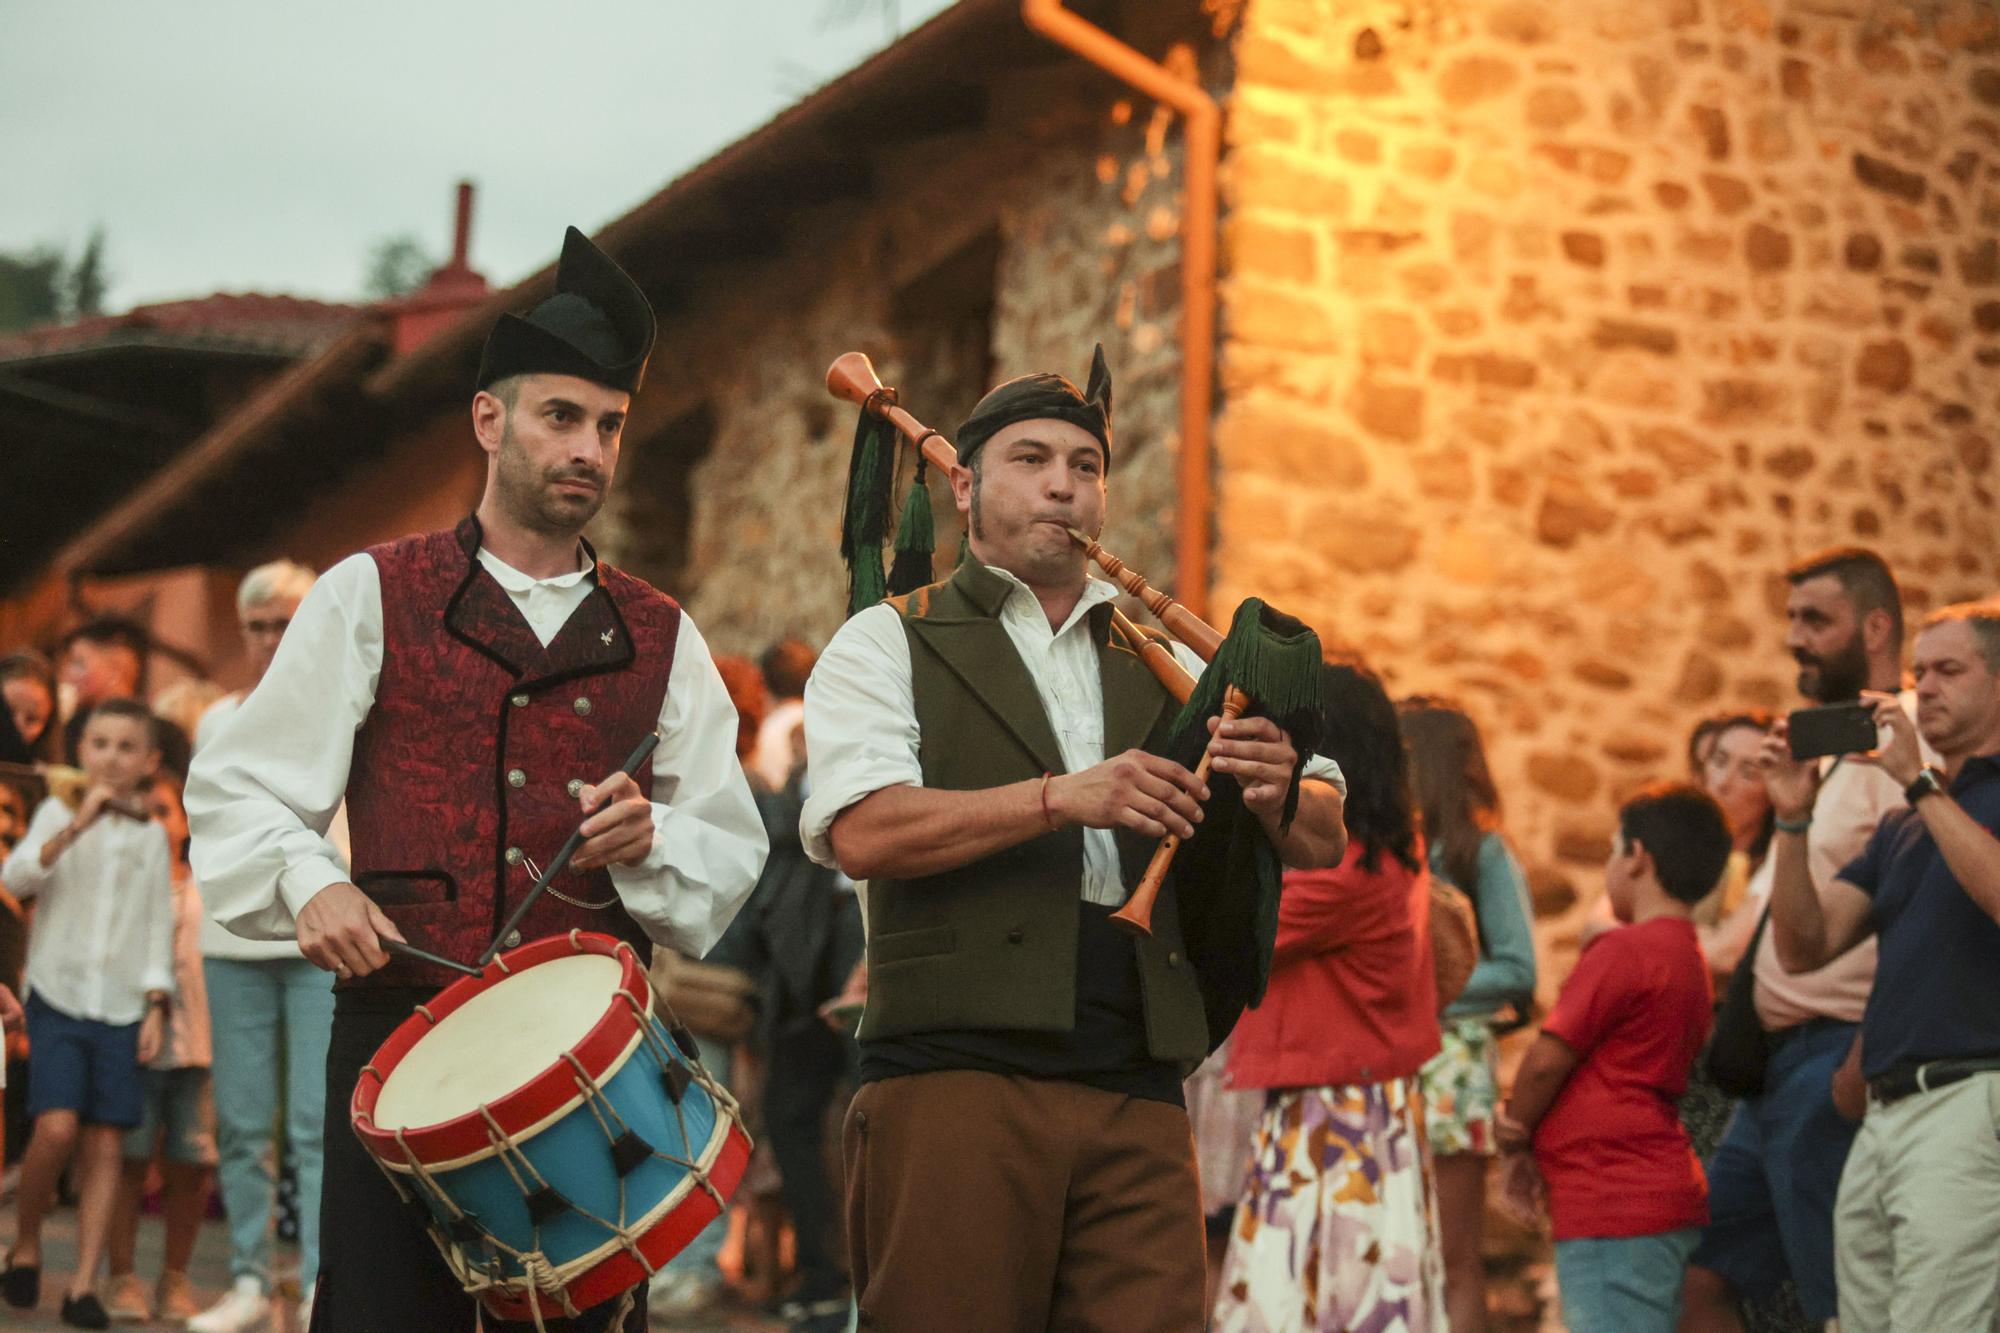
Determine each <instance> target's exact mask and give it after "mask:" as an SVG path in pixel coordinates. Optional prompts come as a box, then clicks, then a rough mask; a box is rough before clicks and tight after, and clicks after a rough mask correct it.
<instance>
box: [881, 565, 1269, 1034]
mask: <svg viewBox="0 0 2000 1333" xmlns="http://www.w3.org/2000/svg"><path fill="white" fill-rule="evenodd" d="M1012 588H1013V585H1012V584H1010V583H1008V582H1007V581H1006V580H1005V579H1002V578H1001V577H1000V576H999V575H997V574H995V573H993V572H992V571H991V570H989V569H987V568H986V567H985V566H983V565H981V564H980V563H979V562H978V561H977V560H970V559H968V560H965V561H962V562H961V563H960V564H959V568H958V572H957V573H955V574H954V575H953V576H952V577H951V579H950V580H948V581H947V582H944V583H938V584H933V585H931V586H930V587H928V588H922V589H919V590H918V591H916V592H914V593H911V594H910V595H909V596H908V597H903V598H897V599H894V601H893V602H892V604H893V605H895V606H896V608H897V609H898V611H900V612H901V613H902V616H903V626H904V630H905V632H906V633H907V635H908V637H909V644H910V672H911V682H912V686H913V689H914V693H915V697H916V715H917V727H918V731H919V734H920V739H919V742H918V755H919V760H920V762H921V764H922V767H923V775H924V786H926V787H932V788H937V789H941V790H949V791H977V790H984V789H986V788H991V787H1004V786H1007V785H1009V784H1010V783H1016V782H1023V781H1028V780H1032V779H1036V778H1039V777H1041V776H1042V774H1044V773H1063V772H1067V771H1068V769H1067V766H1066V765H1065V764H1064V763H1063V757H1062V751H1061V748H1060V747H1059V746H1058V745H1057V743H1056V737H1055V732H1054V731H1053V729H1052V728H1051V727H1050V726H1049V720H1048V715H1047V714H1046V713H1045V712H1044V711H1043V709H1042V703H1041V698H1040V696H1039V695H1037V694H1036V692H1035V685H1034V681H1033V680H1032V679H1031V678H1030V677H1029V675H1028V669H1027V667H1026V665H1025V664H1024V663H1023V662H1022V661H1021V656H1020V654H1019V653H1018V652H1016V651H1015V649H1014V643H1013V640H1011V639H1010V638H1008V637H1007V631H1006V629H1005V627H1004V626H1002V625H1001V623H1000V621H999V614H1000V606H1001V604H1002V603H1003V602H1004V601H1005V600H1006V598H1007V595H1008V593H1009V591H1010V590H1011V589H1012ZM1087 620H1088V624H1089V627H1090V635H1091V639H1092V640H1093V642H1095V643H1096V645H1097V655H1098V662H1099V668H1100V673H1101V675H1100V679H1101V680H1102V683H1103V694H1104V752H1105V755H1106V756H1107V757H1109V756H1111V755H1116V754H1121V753H1123V752H1124V751H1126V750H1128V749H1132V748H1134V747H1141V748H1146V749H1158V748H1159V747H1160V745H1161V744H1162V743H1163V742H1164V740H1165V738H1166V734H1167V729H1168V725H1169V724H1170V723H1171V722H1172V720H1173V717H1174V712H1175V709H1174V707H1173V698H1172V696H1171V695H1169V694H1168V693H1167V692H1166V691H1165V690H1164V689H1163V688H1161V686H1160V684H1159V682H1158V681H1157V680H1155V679H1154V678H1153V675H1152V673H1151V672H1150V671H1149V670H1148V669H1147V668H1146V666H1145V664H1144V663H1143V662H1141V661H1140V660H1139V657H1138V655H1137V654H1136V653H1134V652H1132V651H1131V650H1130V649H1129V648H1127V647H1125V646H1124V644H1123V643H1121V642H1119V641H1117V639H1116V636H1115V635H1113V634H1112V633H1111V608H1110V606H1109V605H1100V606H1097V607H1094V608H1092V609H1091V611H1090V612H1089V613H1088V615H1087ZM1117 841H1118V857H1119V861H1120V864H1121V868H1122V873H1123V878H1124V881H1125V887H1126V889H1127V891H1128V892H1129V891H1130V890H1131V888H1132V887H1133V886H1134V885H1135V884H1137V883H1138V881H1139V877H1140V876H1141V875H1142V874H1144V873H1145V868H1146V863H1147V861H1148V860H1149V859H1151V857H1152V854H1153V849H1154V847H1155V846H1156V845H1157V844H1156V843H1155V842H1154V840H1152V839H1149V838H1143V837H1140V836H1138V835H1136V834H1130V833H1125V832H1123V831H1120V832H1118V834H1117ZM1082 884H1083V830H1082V829H1080V828H1067V829H1063V830H1062V831H1060V832H1056V833H1048V834H1044V835H1042V836H1041V837H1038V838H1031V839H1030V840H1028V841H1027V842H1023V843H1020V844H1017V845H1016V846H1013V847H1010V848H1008V849H1007V850H1005V851H1003V852H999V853H997V854H996V855H993V856H989V857H987V858H985V859H984V860H981V861H975V862H973V863H971V864H970V865H965V866H961V867H959V868H958V869H956V870H952V871H947V872H946V873H944V874H941V875H930V876H926V877H924V878H921V879H910V880H894V879H877V880H874V881H871V882H870V884H869V885H868V895H867V899H868V1005H867V1009H866V1011H865V1013H864V1014H863V1016H862V1020H861V1031H860V1035H861V1037H862V1038H863V1039H874V1038H883V1037H898V1036H904V1035H907V1034H911V1033H921V1032H928V1031H948V1030H964V1029H977V1030H996V1029H997V1030H1025V1031H1035V1032H1067V1031H1070V1030H1071V1029H1072V1028H1073V1027H1074V1026H1075V1022H1076V947H1077V919H1078V914H1079V911H1080V909H1081V903H1082V899H1081V896H1080V894H1081V889H1082ZM1174 892H1175V890H1174V883H1173V880H1172V879H1171V878H1170V879H1169V880H1168V883H1167V887H1166V890H1165V892H1164V893H1163V894H1162V895H1161V897H1160V901H1159V903H1158V905H1157V909H1156V910H1155V911H1154V913H1153V934H1152V936H1151V937H1150V938H1146V939H1139V940H1135V941H1134V944H1133V947H1134V948H1135V949H1137V951H1138V959H1139V978H1140V983H1141V989H1142V991H1143V996H1142V999H1143V1002H1144V1008H1145V1015H1146V1044H1147V1048H1148V1050H1149V1052H1150V1054H1151V1055H1152V1056H1153V1058H1154V1059H1156V1060H1161V1061H1167V1062H1172V1063H1180V1064H1188V1065H1192V1064H1193V1063H1195V1062H1198V1061H1200V1060H1201V1059H1202V1057H1203V1056H1205V1055H1206V1054H1207V1053H1208V1050H1209V1045H1210V1043H1209V1032H1208V1021H1207V1018H1206V1016H1205V1014H1204V1010H1203V1006H1202V996H1201V991H1200V989H1199V987H1198V986H1197V984H1196V980H1195V976H1194V971H1193V968H1192V967H1191V966H1190V963H1189V960H1188V958H1187V956H1186V951H1185V949H1184V948H1183V946H1182V942H1181V926H1180V919H1179V912H1178V910H1177V907H1176V903H1175V898H1174ZM1232 1017H1233V1016H1232Z"/></svg>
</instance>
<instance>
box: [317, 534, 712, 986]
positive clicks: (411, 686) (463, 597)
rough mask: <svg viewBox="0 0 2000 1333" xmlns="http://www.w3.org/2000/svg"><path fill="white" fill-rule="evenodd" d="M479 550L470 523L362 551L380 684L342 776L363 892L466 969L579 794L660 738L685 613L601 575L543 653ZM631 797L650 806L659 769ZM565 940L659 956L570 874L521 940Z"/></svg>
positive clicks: (408, 972) (554, 841)
mask: <svg viewBox="0 0 2000 1333" xmlns="http://www.w3.org/2000/svg"><path fill="white" fill-rule="evenodd" d="M480 541H481V532H480V527H479V522H478V520H477V519H476V518H468V519H466V520H465V521H464V522H463V523H461V524H459V525H458V528H457V529H456V530H455V531H452V532H433V533H428V534H426V535H423V536H419V537H405V538H403V539H402V540H400V541H394V542H388V543H386V544H384V545H381V546H375V547H371V548H370V549H369V551H368V554H369V555H370V556H371V557H372V558H373V559H374V561H375V567H376V569H377V570H378V571H379V572H380V574H381V582H382V675H381V679H380V680H379V682H378V683H377V685H376V688H375V706H374V707H373V708H372V709H371V710H370V711H369V714H368V720H367V721H366V722H364V723H363V724H362V726H361V729H360V730H359V731H358V732H356V733H355V737H354V763H353V768H352V771H351V772H350V774H349V776H348V780H347V814H348V824H349V828H350V831H351V834H352V837H353V853H354V882H355V883H356V884H357V885H359V886H360V888H361V889H362V891H363V892H365V893H367V894H368V896H369V897H370V898H373V899H374V900H375V902H376V903H378V904H379V905H380V906H381V908H382V910H383V911H384V912H386V913H387V914H388V916H389V919H390V920H392V921H394V922H395V923H396V925H397V927H398V928H400V929H401V930H402V932H403V934H404V935H405V936H406V937H407V938H408V939H409V941H410V942H411V943H412V944H415V945H417V946H418V947H420V948H423V949H428V950H430V951H431V952H432V953H437V954H442V955H443V956H444V957H447V958H456V959H462V960H464V961H466V962H472V961H474V960H475V959H477V958H478V956H479V953H480V951H481V950H482V949H484V948H485V947H486V944H487V942H488V941H489V940H491V939H492V938H493V934H494V932H495V931H496V930H498V929H499V928H500V924H501V922H502V921H503V920H505V918H506V916H507V915H508V913H509V912H510V911H512V910H513V908H514V907H515V905H516V904H518V903H519V902H520V901H521V898H522V896H523V895H524V894H525V893H526V892H527V890H528V888H529V886H530V885H532V884H533V883H534V880H535V876H534V874H533V872H532V871H531V870H530V869H529V863H530V862H533V863H535V864H536V865H540V866H546V865H548V863H549V862H550V860H551V859H552V858H553V857H554V856H555V854H556V851H557V849H558V848H560V847H561V846H562V844H563V841H564V840H565V839H566V838H568V837H569V835H570V833H571V832H572V831H573V830H574V829H575V828H576V826H577V824H578V823H579V822H580V821H581V819H582V813H581V811H580V809H579V807H578V805H577V798H576V791H577V789H579V788H580V787H582V786H583V785H584V784H586V783H593V782H600V781H602V780H603V779H604V778H605V777H606V776H608V775H609V774H611V773H614V772H616V771H617V769H618V766H619V765H620V764H622V763H624V762H625V759H626V758H627V756H629V755H630V754H631V752H632V750H633V748H634V747H635V746H636V745H638V743H639V742H640V740H642V739H643V738H644V737H645V735H646V733H647V732H649V731H651V730H652V729H653V728H654V727H655V726H657V725H659V720H660V705H661V703H662V701H663V700H664V699H665V697H666V692H667V676H668V673H669V672H670V671H671V670H672V668H673V661H674V644H675V641H676V639H677V637H678V631H679V628H680V615H681V611H680V607H679V606H678V605H676V604H675V602H674V600H673V599H672V598H670V597H668V596H667V595H666V594H665V593H662V592H660V591H659V590H658V589H656V588H653V587H652V586H650V585H648V584H646V583H642V582H641V581H639V580H638V579H635V578H632V577H631V576H629V575H627V574H623V573H621V572H619V571H618V570H616V569H613V568H611V567H610V566H608V565H604V564H599V565H598V566H597V572H596V583H597V586H596V588H595V590H594V591H593V592H592V593H591V594H590V596H589V597H588V598H586V599H585V600H584V602H583V603H582V604H581V605H580V606H578V607H577V609H576V610H575V612H573V613H572V614H571V616H570V618H569V620H568V621H567V622H566V623H565V624H564V625H563V627H562V629H561V630H560V631H559V632H558V633H557V634H556V637H555V638H554V639H552V640H550V641H549V644H548V646H547V647H546V648H544V647H543V646H542V644H541V641H540V640H539V639H537V638H536V637H535V632H534V630H532V629H531V628H529V626H528V622H527V620H526V619H525V618H523V617H522V615H521V612H520V610H519V608H517V607H516V606H515V605H514V602H513V599H511V598H510V597H508V595H507V593H506V590H505V589H503V588H502V587H501V586H500V585H499V584H498V583H497V582H495V581H494V579H493V576H492V575H491V574H488V573H487V572H486V569H485V567H484V566H483V565H481V564H480V563H479V561H478V559H477V553H478V550H479V544H480ZM587 549H588V548H587V547H586V550H587ZM594 554H595V553H594V552H593V553H592V555H593V556H594ZM639 788H640V790H641V791H645V792H647V793H649V794H650V792H651V789H652V772H651V768H650V765H649V766H648V767H647V768H646V770H645V771H644V772H642V773H641V775H640V777H639ZM558 895H561V896H558ZM573 927H581V928H582V929H585V930H598V931H604V932H606V933H608V934H611V935H615V936H618V937H619V938H621V939H625V940H629V941H631V943H632V944H633V946H634V947H635V948H637V949H639V950H640V956H641V957H642V958H643V957H649V956H650V945H649V944H648V942H647V939H646V936H645V933H644V932H643V931H642V930H641V929H640V928H639V926H638V923H637V922H635V921H633V920H632V918H631V917H630V916H628V915H626V912H625V909H624V908H623V907H622V906H621V905H620V904H619V902H618V897H617V894H616V892H615V891H614V890H613V888H612V885H611V876H610V875H609V873H608V872H606V871H604V870H590V871H582V872H578V871H565V872H563V874H561V875H560V876H558V877H557V878H556V880H555V881H554V883H552V884H551V885H550V886H549V890H548V891H547V892H545V893H543V895H542V896H541V898H540V900H539V901H537V903H536V904H535V906H534V908H533V909H532V910H531V911H530V912H529V913H528V917H527V919H526V920H525V921H524V922H522V924H521V928H520V933H521V936H522V938H524V939H536V938H538V937H540V936H544V935H554V934H559V933H562V932H565V931H568V930H570V929H571V928H573ZM510 943H511V942H510ZM454 975H455V974H453V973H451V972H448V971H446V970H445V969H443V968H439V967H435V966H431V965H426V964H418V963H411V962H408V961H406V960H403V959H396V958H392V960H391V961H390V963H389V966H387V967H385V968H383V969H382V970H381V971H379V972H376V973H374V974H373V975H371V976H369V977H366V978H361V979H357V980H354V981H349V982H344V983H342V984H343V985H349V986H359V985H368V986H376V985H387V986H399V985H400V986H428V985H436V986H440V987H442V986H443V985H445V984H446V983H447V982H449V981H451V980H452V979H453V978H454Z"/></svg>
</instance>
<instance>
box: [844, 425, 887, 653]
mask: <svg viewBox="0 0 2000 1333" xmlns="http://www.w3.org/2000/svg"><path fill="white" fill-rule="evenodd" d="M895 466H896V448H895V427H893V426H891V425H890V424H889V423H888V422H886V421H884V420H882V419H881V418H880V417H876V416H874V415H871V414H870V413H868V412H866V411H863V412H862V413H861V419H860V420H859V421H857V422H855V424H854V452H853V454H852V455H851V456H850V457H849V458H848V462H847V502H846V504H845V506H844V507H843V509H842V511H841V516H840V558H841V559H842V560H843V561H845V562H846V564H847V614H848V615H850V616H851V615H853V614H854V613H855V612H856V611H860V610H863V609H865V608H867V607H871V606H873V605H875V603H877V602H879V601H881V600H882V598H883V597H885V596H886V595H887V594H888V585H887V582H886V580H885V579H884V577H883V573H882V543H883V542H884V541H885V540H887V538H888V536H889V491H890V487H891V486H892V485H893V484H894V479H895V478H894V470H895Z"/></svg>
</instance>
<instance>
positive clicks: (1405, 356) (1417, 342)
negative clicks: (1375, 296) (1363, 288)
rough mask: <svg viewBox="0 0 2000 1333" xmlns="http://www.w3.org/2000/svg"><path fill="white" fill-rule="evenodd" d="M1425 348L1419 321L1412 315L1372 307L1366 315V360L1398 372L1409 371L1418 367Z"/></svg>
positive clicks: (1363, 354) (1363, 344) (1363, 346)
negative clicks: (1421, 352)
mask: <svg viewBox="0 0 2000 1333" xmlns="http://www.w3.org/2000/svg"><path fill="white" fill-rule="evenodd" d="M1422 347H1423V330H1422V328H1421V327H1420V326H1419V325H1418V323H1417V321H1416V318H1415V317H1414V316H1412V315H1410V314H1409V313H1408V312H1406V311H1402V310H1391V309H1387V308H1385V307H1382V306H1375V307H1371V308H1370V309H1368V310H1365V311H1363V312H1362V315H1361V358H1362V360H1363V361H1371V362H1379V363H1380V364H1382V365H1386V366H1392V367H1394V368H1396V369H1398V370H1408V369H1410V368H1412V367H1413V366H1415V365H1416V364H1417V353H1418V352H1419V351H1420V350H1422Z"/></svg>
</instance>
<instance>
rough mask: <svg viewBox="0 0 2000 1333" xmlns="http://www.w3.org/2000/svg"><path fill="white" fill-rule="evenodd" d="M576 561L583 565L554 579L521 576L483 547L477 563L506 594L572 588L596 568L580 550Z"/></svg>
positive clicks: (519, 572)
mask: <svg viewBox="0 0 2000 1333" xmlns="http://www.w3.org/2000/svg"><path fill="white" fill-rule="evenodd" d="M577 559H578V560H581V561H584V563H582V564H580V565H578V566H577V568H575V569H573V570H571V571H570V572H569V573H567V574H557V575H556V576H555V577H554V578H547V579H538V578H535V577H534V576H533V575H530V574H523V573H522V572H521V571H520V570H518V569H516V568H514V567H513V566H512V565H510V564H508V563H507V562H506V561H505V560H502V559H501V558H500V557H499V556H497V555H495V554H493V552H491V551H489V550H487V549H486V548H485V547H484V546H482V547H480V548H479V563H480V564H482V565H484V566H486V572H487V573H489V574H491V575H492V576H493V581H494V582H495V583H497V584H499V585H500V586H501V587H502V588H505V589H506V590H507V591H508V592H530V591H533V590H534V589H536V588H574V587H575V586H576V585H577V583H578V582H580V581H581V580H582V579H584V578H585V577H587V576H588V575H589V574H590V573H591V571H592V570H593V569H595V568H596V566H595V564H594V562H590V561H588V560H586V559H585V556H584V553H583V552H582V551H581V550H580V549H579V551H578V552H577Z"/></svg>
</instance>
